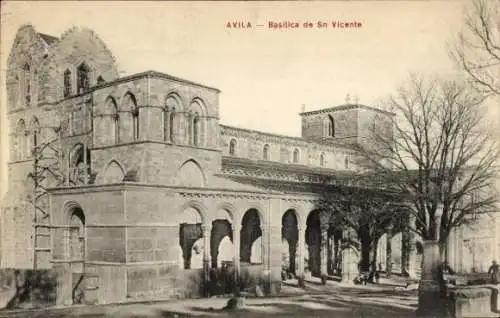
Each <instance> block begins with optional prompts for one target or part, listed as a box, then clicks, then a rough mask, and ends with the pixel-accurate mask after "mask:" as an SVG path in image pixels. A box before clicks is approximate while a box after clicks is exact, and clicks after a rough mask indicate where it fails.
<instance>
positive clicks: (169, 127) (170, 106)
mask: <svg viewBox="0 0 500 318" xmlns="http://www.w3.org/2000/svg"><path fill="white" fill-rule="evenodd" d="M165 104H166V105H165V109H164V113H163V139H164V140H165V141H170V142H172V143H173V142H174V134H175V115H176V114H175V111H176V109H177V108H179V103H178V102H177V99H176V98H175V97H174V96H169V97H168V98H167V101H166V103H165Z"/></svg>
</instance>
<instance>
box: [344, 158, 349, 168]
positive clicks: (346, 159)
mask: <svg viewBox="0 0 500 318" xmlns="http://www.w3.org/2000/svg"><path fill="white" fill-rule="evenodd" d="M344 168H345V169H349V157H348V156H345V158H344Z"/></svg>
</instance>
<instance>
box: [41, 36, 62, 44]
mask: <svg viewBox="0 0 500 318" xmlns="http://www.w3.org/2000/svg"><path fill="white" fill-rule="evenodd" d="M38 35H40V37H41V38H42V39H43V40H44V41H45V43H47V44H48V45H51V44H52V43H54V42H57V41H59V38H58V37H55V36H52V35H48V34H45V33H38Z"/></svg>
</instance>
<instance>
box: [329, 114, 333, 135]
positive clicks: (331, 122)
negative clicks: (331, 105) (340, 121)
mask: <svg viewBox="0 0 500 318" xmlns="http://www.w3.org/2000/svg"><path fill="white" fill-rule="evenodd" d="M328 136H329V137H335V120H334V119H333V117H332V116H331V115H328Z"/></svg>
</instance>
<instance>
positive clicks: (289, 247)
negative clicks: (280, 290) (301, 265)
mask: <svg viewBox="0 0 500 318" xmlns="http://www.w3.org/2000/svg"><path fill="white" fill-rule="evenodd" d="M298 236H299V229H298V224H297V216H296V211H295V210H288V211H286V212H285V214H283V217H282V218H281V239H282V258H281V267H282V269H283V270H284V271H285V272H286V273H289V274H293V275H295V274H296V273H295V270H296V266H297V264H296V255H297V242H298Z"/></svg>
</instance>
